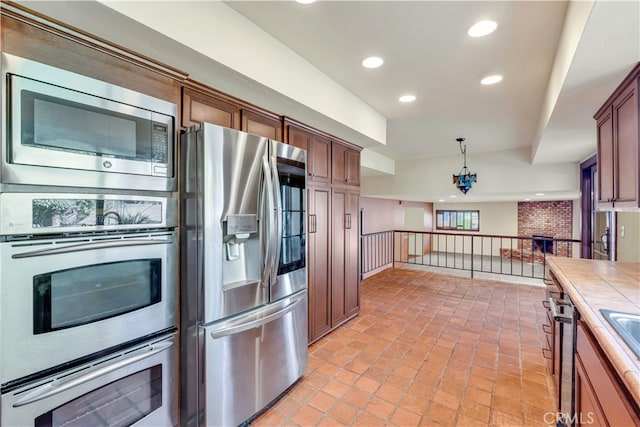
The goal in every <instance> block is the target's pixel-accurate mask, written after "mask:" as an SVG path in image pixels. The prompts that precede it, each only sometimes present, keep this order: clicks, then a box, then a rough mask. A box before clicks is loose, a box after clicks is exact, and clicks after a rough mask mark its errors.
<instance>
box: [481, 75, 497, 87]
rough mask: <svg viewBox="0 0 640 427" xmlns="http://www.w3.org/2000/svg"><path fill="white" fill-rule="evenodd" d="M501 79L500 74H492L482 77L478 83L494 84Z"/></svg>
mask: <svg viewBox="0 0 640 427" xmlns="http://www.w3.org/2000/svg"><path fill="white" fill-rule="evenodd" d="M501 81H502V76H501V75H500V74H494V75H493V76H487V77H485V78H484V79H482V80H480V83H481V84H483V85H494V84H496V83H499V82H501Z"/></svg>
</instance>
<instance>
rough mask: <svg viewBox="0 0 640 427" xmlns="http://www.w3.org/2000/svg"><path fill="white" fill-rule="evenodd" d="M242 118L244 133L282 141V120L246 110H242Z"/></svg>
mask: <svg viewBox="0 0 640 427" xmlns="http://www.w3.org/2000/svg"><path fill="white" fill-rule="evenodd" d="M241 116H242V130H243V131H244V132H249V133H252V134H254V135H260V136H264V137H265V138H269V139H273V140H276V141H282V123H281V122H280V119H278V118H275V117H270V116H266V115H263V114H260V113H257V112H255V111H251V110H246V109H243V110H242V112H241Z"/></svg>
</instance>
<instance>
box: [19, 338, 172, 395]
mask: <svg viewBox="0 0 640 427" xmlns="http://www.w3.org/2000/svg"><path fill="white" fill-rule="evenodd" d="M172 345H173V341H163V342H159V343H156V344H153V345H152V346H151V347H149V349H148V350H147V351H146V352H144V353H141V354H136V355H133V356H129V357H127V358H125V359H122V360H119V361H117V362H114V363H111V364H109V365H107V366H104V367H102V368H99V369H96V370H95V371H92V372H89V373H87V374H84V375H81V376H79V377H75V378H70V379H64V380H53V381H51V382H50V383H47V384H45V385H43V386H40V387H38V388H36V389H35V390H33V391H31V392H29V393H27V394H26V395H24V396H23V397H22V398H20V399H18V401H16V402H15V403H14V404H13V407H14V408H18V407H20V406H24V405H28V404H30V403H34V402H37V401H39V400H42V399H46V398H48V397H51V396H54V395H56V394H59V393H62V392H64V391H67V390H69V389H71V388H74V387H77V386H79V385H82V384H84V383H86V382H89V381H91V380H94V379H96V378H98V377H101V376H103V375H106V374H109V373H111V372H113V371H115V370H118V369H121V368H124V367H125V366H128V365H132V364H134V363H136V362H139V361H141V360H143V359H146V358H148V357H151V356H153V355H155V354H158V353H160V352H162V351H165V350H166V349H168V348H169V347H171V346H172Z"/></svg>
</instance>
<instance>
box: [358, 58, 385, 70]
mask: <svg viewBox="0 0 640 427" xmlns="http://www.w3.org/2000/svg"><path fill="white" fill-rule="evenodd" d="M383 63H384V60H383V59H382V58H380V57H378V56H370V57H368V58H365V59H363V60H362V66H363V67H364V68H378V67H379V66H381V65H382V64H383Z"/></svg>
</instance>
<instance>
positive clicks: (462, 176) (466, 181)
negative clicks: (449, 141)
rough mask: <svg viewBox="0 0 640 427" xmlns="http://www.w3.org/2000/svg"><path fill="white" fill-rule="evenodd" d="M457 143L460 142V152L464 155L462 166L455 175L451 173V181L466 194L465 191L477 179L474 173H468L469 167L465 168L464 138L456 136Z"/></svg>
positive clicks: (465, 146)
mask: <svg viewBox="0 0 640 427" xmlns="http://www.w3.org/2000/svg"><path fill="white" fill-rule="evenodd" d="M456 141H458V144H460V152H461V153H462V156H463V157H464V166H463V167H462V169H460V172H458V174H457V175H453V183H454V184H455V185H456V187H458V190H460V191H462V193H463V194H467V192H468V191H469V190H470V189H471V187H473V183H474V182H476V181H477V180H478V178H477V176H476V174H475V173H470V172H469V169H467V145H466V144H465V145H464V146H463V145H462V143H463V142H464V138H456Z"/></svg>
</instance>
